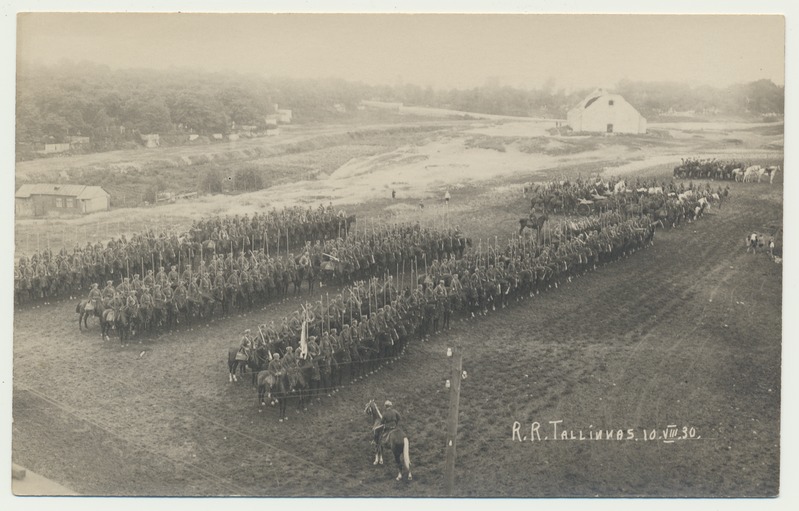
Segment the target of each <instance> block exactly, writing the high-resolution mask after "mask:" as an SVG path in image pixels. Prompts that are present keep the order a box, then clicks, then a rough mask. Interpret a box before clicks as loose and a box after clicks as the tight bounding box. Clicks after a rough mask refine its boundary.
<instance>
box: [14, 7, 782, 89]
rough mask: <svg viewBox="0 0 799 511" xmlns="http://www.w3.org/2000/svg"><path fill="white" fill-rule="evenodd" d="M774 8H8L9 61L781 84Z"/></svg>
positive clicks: (442, 81)
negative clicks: (12, 16)
mask: <svg viewBox="0 0 799 511" xmlns="http://www.w3.org/2000/svg"><path fill="white" fill-rule="evenodd" d="M784 38H785V34H784V20H783V18H782V17H781V16H764V15H749V16H721V15H717V16H696V15H694V16H655V15H648V16H647V15H631V16H625V15H579V16H578V15H552V14H549V15H524V14H511V15H486V14H480V15H455V14H442V15H435V14H413V15H406V14H382V15H381V14H361V15H357V14H243V15H242V14H99V13H64V14H58V13H29V14H21V15H19V17H18V57H19V61H18V64H20V65H25V64H30V63H43V64H50V63H56V62H58V61H60V60H62V59H70V60H73V61H80V60H89V61H94V62H99V63H103V64H107V65H109V66H111V67H113V68H128V67H149V68H167V67H170V66H185V67H192V68H200V69H204V70H208V71H227V70H230V71H238V72H256V73H264V74H266V75H279V76H290V77H301V78H309V77H310V78H315V77H331V76H332V77H339V78H344V79H348V80H355V81H363V82H366V83H370V84H396V83H398V82H400V81H401V82H404V83H415V84H419V85H422V86H427V85H431V86H433V87H436V88H440V87H458V88H467V87H474V86H479V85H484V84H486V83H487V82H492V83H499V84H502V85H511V86H517V87H538V86H540V85H541V84H542V83H543V82H544V81H545V80H546V79H548V78H550V77H551V78H554V80H555V83H556V86H557V87H565V88H571V87H592V86H606V87H607V86H611V85H613V84H615V83H617V82H618V81H619V80H621V79H624V78H628V79H632V80H646V81H660V80H674V81H689V82H691V83H705V84H711V85H718V86H725V85H728V84H730V83H734V82H745V81H752V80H758V79H761V78H767V79H770V80H772V81H774V82H775V83H777V84H780V85H783V84H784Z"/></svg>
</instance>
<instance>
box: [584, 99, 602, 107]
mask: <svg viewBox="0 0 799 511" xmlns="http://www.w3.org/2000/svg"><path fill="white" fill-rule="evenodd" d="M599 98H600V96H594V97H593V98H591V99H589V100H588V101H586V102H585V106H584V107H583V108H588V107H589V106H591V103H593V102H594V101H596V100H597V99H599Z"/></svg>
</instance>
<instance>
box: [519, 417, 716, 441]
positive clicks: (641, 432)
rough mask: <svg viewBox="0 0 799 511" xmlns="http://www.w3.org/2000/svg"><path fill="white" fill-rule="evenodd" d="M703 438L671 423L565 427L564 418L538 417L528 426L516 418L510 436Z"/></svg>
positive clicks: (554, 438)
mask: <svg viewBox="0 0 799 511" xmlns="http://www.w3.org/2000/svg"><path fill="white" fill-rule="evenodd" d="M700 438H702V437H701V436H700V435H699V433H698V432H697V430H696V428H695V427H694V426H685V425H678V424H669V425H667V426H665V427H662V428H599V427H594V426H593V425H589V426H588V427H587V428H571V427H566V426H565V425H564V423H563V419H559V420H552V421H547V422H543V423H542V422H538V421H535V422H533V423H531V424H530V425H529V426H527V425H526V424H522V423H521V422H519V421H514V422H513V426H512V427H511V440H512V441H514V442H550V441H552V442H561V441H589V442H590V441H600V440H601V441H610V442H638V441H641V442H663V443H665V444H673V443H676V442H680V441H684V440H699V439H700Z"/></svg>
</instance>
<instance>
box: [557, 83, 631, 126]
mask: <svg viewBox="0 0 799 511" xmlns="http://www.w3.org/2000/svg"><path fill="white" fill-rule="evenodd" d="M566 120H567V123H568V124H569V126H570V127H571V129H573V130H574V131H580V132H591V133H646V119H645V118H644V117H643V116H642V115H641V114H639V113H638V110H636V109H635V108H633V106H632V105H631V104H629V103H628V102H627V101H626V100H625V99H624V98H623V97H621V96H620V95H619V94H610V93H608V92H606V91H604V90H603V89H597V90H595V91H594V92H593V93H591V94H590V95H589V96H588V97H587V98H585V99H584V100H582V101H581V102H580V104H579V105H577V106H575V107H574V108H572V109H571V110H569V112H568V113H567V114H566Z"/></svg>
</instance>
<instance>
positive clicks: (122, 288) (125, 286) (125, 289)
mask: <svg viewBox="0 0 799 511" xmlns="http://www.w3.org/2000/svg"><path fill="white" fill-rule="evenodd" d="M117 292H119V293H122V294H123V295H127V294H128V293H129V292H130V282H128V278H127V277H125V278H124V279H122V283H121V284H120V285H118V286H117Z"/></svg>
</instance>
